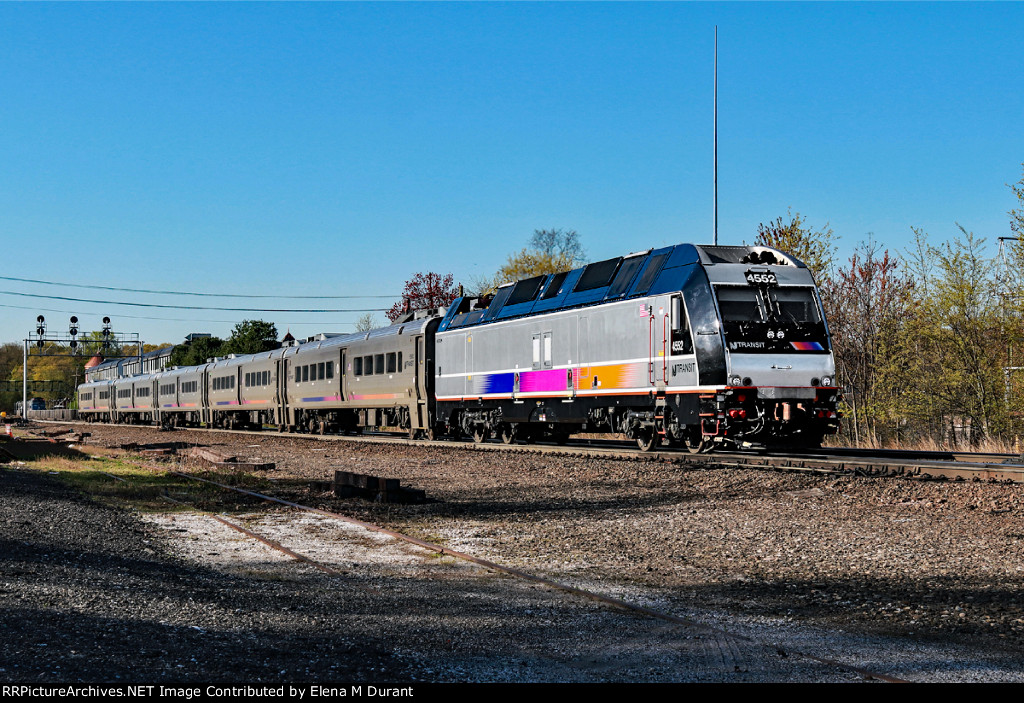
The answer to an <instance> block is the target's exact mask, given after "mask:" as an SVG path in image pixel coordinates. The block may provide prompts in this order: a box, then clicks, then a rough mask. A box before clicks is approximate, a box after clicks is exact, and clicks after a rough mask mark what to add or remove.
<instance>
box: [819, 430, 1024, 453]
mask: <svg viewBox="0 0 1024 703" xmlns="http://www.w3.org/2000/svg"><path fill="white" fill-rule="evenodd" d="M827 444H828V446H830V447H853V448H855V449H901V450H909V451H921V452H978V453H982V454H1018V455H1019V454H1020V453H1021V451H1022V449H1024V446H1022V445H1021V441H1020V438H1015V439H1014V440H1013V441H1007V440H1003V439H994V438H988V439H985V440H983V441H981V442H979V443H978V444H976V445H969V444H955V445H954V444H950V443H948V442H939V441H938V440H935V439H933V438H930V437H929V438H925V439H917V440H914V441H908V442H897V441H895V440H889V441H885V442H883V441H880V440H879V439H878V438H877V437H868V438H863V439H861V441H860V442H854V441H853V438H852V437H850V436H848V435H842V436H839V437H834V438H832V440H831V441H829V442H827Z"/></svg>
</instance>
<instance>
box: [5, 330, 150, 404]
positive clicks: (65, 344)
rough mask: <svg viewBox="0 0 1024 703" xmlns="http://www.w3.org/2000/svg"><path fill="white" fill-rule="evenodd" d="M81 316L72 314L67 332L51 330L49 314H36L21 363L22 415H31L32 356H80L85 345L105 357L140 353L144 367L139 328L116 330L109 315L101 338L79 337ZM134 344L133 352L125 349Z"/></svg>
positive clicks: (26, 339)
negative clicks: (46, 315)
mask: <svg viewBox="0 0 1024 703" xmlns="http://www.w3.org/2000/svg"><path fill="white" fill-rule="evenodd" d="M79 327H80V326H79V323H78V318H77V317H76V316H75V315H72V316H71V318H70V319H69V321H68V331H67V334H63V333H59V332H56V333H48V332H47V330H46V318H45V317H43V316H42V315H39V316H38V317H36V328H35V331H34V332H29V333H28V336H26V337H25V340H24V342H25V351H24V356H23V361H22V365H21V374H22V388H21V408H22V419H24V420H27V419H28V360H29V356H66V357H77V356H81V355H82V351H83V349H88V350H89V352H90V353H92V354H100V355H102V356H103V357H104V358H106V359H110V358H115V359H120V358H129V357H138V359H139V368H140V369H141V368H142V354H143V342H142V340H141V339H139V334H138V332H114V331H113V330H112V329H111V323H110V318H109V317H104V318H103V327H102V329H101V331H100V333H99V336H98V339H88V340H85V341H82V340H79V338H78V335H79ZM132 348H134V349H135V351H134V352H132V353H126V349H132Z"/></svg>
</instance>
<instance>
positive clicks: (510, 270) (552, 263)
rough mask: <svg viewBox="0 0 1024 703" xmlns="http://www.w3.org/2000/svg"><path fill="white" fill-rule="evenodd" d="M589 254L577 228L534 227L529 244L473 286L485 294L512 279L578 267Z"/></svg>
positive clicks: (584, 261)
mask: <svg viewBox="0 0 1024 703" xmlns="http://www.w3.org/2000/svg"><path fill="white" fill-rule="evenodd" d="M586 256H587V253H586V251H584V249H583V246H582V244H580V236H579V234H577V232H576V230H562V229H538V230H534V231H533V236H532V237H531V238H530V244H529V246H527V247H524V248H523V249H522V250H520V251H518V252H516V253H514V254H509V256H508V260H507V261H506V262H505V264H504V265H503V266H502V267H501V268H499V269H498V271H497V272H496V273H495V274H494V275H493V276H490V277H485V278H483V279H479V280H476V281H474V282H473V287H474V288H476V289H477V291H478V292H479V293H480V294H481V295H483V294H486V293H491V292H493V291H494V290H495V289H497V287H498V286H500V285H503V284H505V283H509V282H510V281H520V280H522V279H524V278H532V277H534V276H540V275H543V274H548V273H559V272H560V271H569V270H571V269H574V268H578V267H580V266H582V265H583V264H585V263H587V260H586Z"/></svg>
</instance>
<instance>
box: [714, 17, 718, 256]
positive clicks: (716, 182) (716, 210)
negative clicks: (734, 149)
mask: <svg viewBox="0 0 1024 703" xmlns="http://www.w3.org/2000/svg"><path fill="white" fill-rule="evenodd" d="M715 246H716V247H717V246H718V25H717V24H716V25H715Z"/></svg>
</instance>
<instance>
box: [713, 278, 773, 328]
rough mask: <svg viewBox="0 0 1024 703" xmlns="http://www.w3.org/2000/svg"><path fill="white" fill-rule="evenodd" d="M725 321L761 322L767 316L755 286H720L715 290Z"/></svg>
mask: <svg viewBox="0 0 1024 703" xmlns="http://www.w3.org/2000/svg"><path fill="white" fill-rule="evenodd" d="M716 293H717V294H718V309H719V310H721V311H722V320H724V321H725V322H762V321H764V320H766V319H768V318H767V315H765V310H764V307H763V304H762V301H761V296H760V295H758V292H757V289H756V288H749V287H748V288H739V287H726V286H722V287H719V288H718V289H717V290H716Z"/></svg>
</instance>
